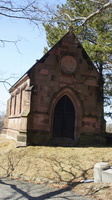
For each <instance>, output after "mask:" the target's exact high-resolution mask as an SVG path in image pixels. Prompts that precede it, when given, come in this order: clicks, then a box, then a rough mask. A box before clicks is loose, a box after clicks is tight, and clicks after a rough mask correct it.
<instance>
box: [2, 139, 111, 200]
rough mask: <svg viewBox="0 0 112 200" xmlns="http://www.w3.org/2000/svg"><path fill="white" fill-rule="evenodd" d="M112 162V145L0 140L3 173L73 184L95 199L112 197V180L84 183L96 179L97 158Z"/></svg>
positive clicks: (28, 178) (81, 192)
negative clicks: (17, 145)
mask: <svg viewBox="0 0 112 200" xmlns="http://www.w3.org/2000/svg"><path fill="white" fill-rule="evenodd" d="M101 161H103V162H107V163H109V164H110V165H111V166H112V148H111V147H45V146H35V147H32V146H29V147H22V148H15V142H14V141H13V140H1V142H0V174H1V176H10V177H13V178H20V179H24V180H28V181H33V182H35V183H46V184H51V185H52V186H58V187H71V188H72V189H73V190H75V191H76V192H77V193H79V194H82V195H86V194H89V195H90V196H91V197H93V198H95V199H99V200H101V199H104V200H105V199H106V200H112V193H111V192H110V191H111V190H112V184H104V183H94V182H91V183H81V181H82V180H85V179H93V168H94V165H95V164H96V163H97V162H101Z"/></svg>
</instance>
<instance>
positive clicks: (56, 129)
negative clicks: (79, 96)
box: [53, 95, 75, 139]
mask: <svg viewBox="0 0 112 200" xmlns="http://www.w3.org/2000/svg"><path fill="white" fill-rule="evenodd" d="M74 123H75V110H74V106H73V103H72V102H71V100H70V99H69V97H68V96H66V95H65V96H63V97H62V98H61V99H60V100H59V101H58V103H57V104H56V107H55V110H54V121H53V136H54V137H61V138H72V139H73V138H74Z"/></svg>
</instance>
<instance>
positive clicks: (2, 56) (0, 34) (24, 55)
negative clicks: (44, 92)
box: [0, 0, 66, 112]
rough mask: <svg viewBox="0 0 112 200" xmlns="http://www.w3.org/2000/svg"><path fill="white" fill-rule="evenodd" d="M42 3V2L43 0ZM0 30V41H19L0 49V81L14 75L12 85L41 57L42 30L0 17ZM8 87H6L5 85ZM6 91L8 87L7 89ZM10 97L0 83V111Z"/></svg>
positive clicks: (19, 21) (52, 0) (63, 1)
mask: <svg viewBox="0 0 112 200" xmlns="http://www.w3.org/2000/svg"><path fill="white" fill-rule="evenodd" d="M43 1H44V0H43ZM47 2H48V3H55V4H57V3H58V2H60V3H65V2H66V0H59V1H58V0H48V1H47ZM0 22H1V30H0V39H5V40H13V41H14V40H15V41H17V40H20V41H19V42H18V43H17V47H18V49H19V51H20V53H19V52H18V50H17V48H16V46H15V45H14V44H11V43H6V44H5V46H4V47H0V80H1V79H2V78H3V79H5V78H8V77H10V75H12V74H14V76H15V77H17V78H15V79H11V80H10V83H11V84H12V85H13V84H14V83H15V82H16V81H17V80H18V78H20V77H21V76H22V75H23V74H24V73H25V72H26V71H27V70H28V69H29V68H30V67H32V65H33V64H34V63H35V61H36V60H37V59H40V58H41V57H42V56H43V50H44V47H45V46H47V43H46V35H45V31H44V28H43V29H38V28H37V27H36V26H34V25H33V24H30V22H28V21H25V20H14V19H13V20H12V19H8V18H2V17H0ZM7 86H8V85H7ZM7 88H8V89H9V88H10V87H7ZM9 97H10V95H9V93H8V92H7V91H6V89H5V88H4V86H3V84H1V83H0V111H2V112H4V111H5V110H6V102H7V100H8V99H9Z"/></svg>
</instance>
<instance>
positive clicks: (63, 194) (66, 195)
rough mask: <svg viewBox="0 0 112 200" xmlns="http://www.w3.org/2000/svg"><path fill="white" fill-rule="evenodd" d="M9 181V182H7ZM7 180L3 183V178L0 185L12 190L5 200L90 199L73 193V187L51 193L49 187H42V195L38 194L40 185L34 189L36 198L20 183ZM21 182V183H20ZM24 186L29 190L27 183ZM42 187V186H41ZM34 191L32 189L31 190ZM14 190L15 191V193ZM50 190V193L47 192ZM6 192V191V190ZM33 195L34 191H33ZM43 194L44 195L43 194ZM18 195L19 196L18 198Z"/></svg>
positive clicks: (54, 190)
mask: <svg viewBox="0 0 112 200" xmlns="http://www.w3.org/2000/svg"><path fill="white" fill-rule="evenodd" d="M7 180H8V181H7ZM7 180H6V179H5V178H4V181H3V178H2V179H1V180H0V184H2V185H6V186H10V188H11V190H10V195H8V197H6V198H4V200H6V199H15V198H17V199H21V198H23V197H24V198H27V199H29V200H45V199H53V197H54V199H55V198H56V199H57V198H58V199H59V198H60V199H66V200H71V199H72V200H73V199H76V200H78V199H80V200H81V199H82V200H84V199H86V200H87V199H88V198H87V197H82V198H81V195H77V194H75V193H73V192H70V191H71V189H72V187H65V188H62V189H54V188H52V189H51V190H52V191H49V189H48V187H46V186H45V185H42V189H41V194H38V193H40V192H39V190H40V189H39V188H38V184H35V187H34V188H33V189H34V193H35V190H36V193H35V197H34V194H33V195H30V194H29V193H30V190H29V189H28V191H24V190H23V189H21V186H20V185H19V186H18V183H16V184H12V183H13V180H10V179H7ZM7 182H12V183H7ZM18 182H19V181H18ZM24 184H25V185H26V188H27V182H24ZM28 184H29V187H30V183H28ZM77 184H79V183H75V186H76V185H77ZM39 187H40V185H39ZM30 189H31V190H32V188H30ZM13 190H14V191H13ZM47 190H48V192H46V191H47ZM4 191H5V189H4ZM32 193H33V191H32ZM42 193H43V194H42ZM17 195H18V196H17ZM89 200H90V198H89Z"/></svg>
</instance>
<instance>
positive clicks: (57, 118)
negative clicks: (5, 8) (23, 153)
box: [2, 31, 105, 146]
mask: <svg viewBox="0 0 112 200" xmlns="http://www.w3.org/2000/svg"><path fill="white" fill-rule="evenodd" d="M9 92H10V95H11V97H10V99H9V100H8V104H7V115H6V117H5V122H4V129H3V132H2V133H3V134H5V135H6V136H7V137H8V138H13V139H15V140H16V141H17V145H20V146H21V145H65V146H71V145H72V146H75V145H78V144H89V145H90V144H93V143H95V141H96V138H99V137H103V136H104V133H105V120H104V118H103V117H104V116H103V103H102V96H101V93H102V85H101V77H100V74H99V73H98V71H97V69H96V68H95V66H94V65H93V63H92V61H91V60H90V58H89V57H88V55H87V53H86V52H85V50H84V49H83V47H82V45H81V44H80V42H79V41H78V39H77V38H76V36H75V35H74V34H73V33H72V32H71V31H69V32H68V33H67V34H66V35H64V37H63V38H61V40H59V41H58V42H57V43H56V44H55V45H54V46H53V48H51V49H50V50H49V51H48V52H47V53H46V54H45V55H44V56H43V57H42V58H41V59H40V60H38V61H37V62H36V63H35V64H34V65H33V66H32V67H31V68H30V69H29V70H28V71H27V72H26V73H25V74H24V75H23V76H22V77H21V78H20V79H19V80H18V81H17V82H16V83H15V84H14V85H13V86H12V87H11V88H10V90H9Z"/></svg>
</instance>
